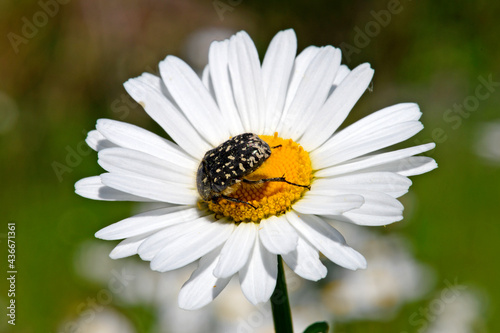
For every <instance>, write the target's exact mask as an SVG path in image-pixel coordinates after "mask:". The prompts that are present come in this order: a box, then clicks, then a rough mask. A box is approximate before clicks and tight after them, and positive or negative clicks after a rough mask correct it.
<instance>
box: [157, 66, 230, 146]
mask: <svg viewBox="0 0 500 333" xmlns="http://www.w3.org/2000/svg"><path fill="white" fill-rule="evenodd" d="M160 73H161V76H162V78H163V82H165V85H166V86H167V88H168V91H169V92H170V93H171V94H172V97H173V98H174V99H175V102H176V103H177V105H179V107H180V108H181V110H182V111H183V112H184V114H185V115H186V117H187V119H189V121H190V122H191V124H193V126H194V127H195V128H196V129H197V130H198V132H200V133H201V135H202V136H203V137H204V138H205V139H206V140H207V141H208V142H210V143H211V144H212V145H213V146H214V147H215V146H218V145H219V144H221V143H222V142H224V141H226V140H227V139H228V138H229V131H228V126H227V124H226V122H225V120H224V118H222V116H221V113H220V111H219V109H218V108H217V104H215V101H214V99H213V98H212V96H211V95H210V93H209V92H208V90H207V89H206V88H205V87H204V86H203V84H202V82H201V81H200V79H199V78H198V76H197V75H196V73H195V72H194V71H193V70H192V69H191V67H189V66H188V65H187V64H186V63H185V62H184V61H182V60H181V59H179V58H177V57H174V56H167V57H166V58H165V60H164V61H162V62H160Z"/></svg>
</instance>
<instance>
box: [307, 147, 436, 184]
mask: <svg viewBox="0 0 500 333" xmlns="http://www.w3.org/2000/svg"><path fill="white" fill-rule="evenodd" d="M435 146H436V144H435V143H427V144H423V145H420V146H415V147H410V148H404V149H399V150H395V151H391V152H387V153H379V154H375V155H371V156H363V157H358V158H356V159H353V160H350V161H349V162H346V163H342V164H339V165H334V166H331V167H329V168H325V169H321V170H318V171H317V172H316V173H315V176H316V177H320V178H321V177H331V176H336V175H341V174H346V173H352V172H356V171H359V170H364V171H366V169H368V168H370V170H373V169H372V168H373V167H378V166H381V168H382V166H383V165H384V164H391V163H393V162H395V163H398V162H399V161H400V160H401V161H404V159H406V158H407V157H410V156H413V155H417V154H421V153H423V152H426V151H428V150H431V149H433V148H434V147H435ZM402 164H403V165H408V164H406V163H405V162H403V163H402ZM409 165H411V164H409ZM411 169H413V168H411ZM387 171H388V170H387ZM404 176H408V175H404Z"/></svg>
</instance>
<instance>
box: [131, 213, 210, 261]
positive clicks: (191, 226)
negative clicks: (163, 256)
mask: <svg viewBox="0 0 500 333" xmlns="http://www.w3.org/2000/svg"><path fill="white" fill-rule="evenodd" d="M212 221H214V220H213V218H212V217H210V216H204V217H200V218H198V219H195V220H191V221H184V222H183V223H180V224H175V225H173V226H169V227H167V228H163V229H162V230H159V231H157V232H156V233H155V234H153V235H151V236H150V237H148V238H147V239H146V240H145V241H144V243H143V244H141V246H140V247H139V249H138V251H137V253H138V254H139V256H140V257H141V259H142V260H152V259H153V258H154V257H155V256H156V255H157V254H158V253H159V252H160V251H161V250H162V249H163V248H164V247H165V246H166V244H167V241H168V240H169V239H171V238H172V237H174V236H175V237H181V236H183V235H186V234H189V233H193V232H196V230H197V229H198V228H202V227H203V226H205V225H206V223H210V222H212Z"/></svg>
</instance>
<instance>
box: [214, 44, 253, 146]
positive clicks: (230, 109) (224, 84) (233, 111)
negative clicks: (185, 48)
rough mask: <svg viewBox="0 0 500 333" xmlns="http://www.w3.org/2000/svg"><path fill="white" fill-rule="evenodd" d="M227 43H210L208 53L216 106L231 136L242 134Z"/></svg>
mask: <svg viewBox="0 0 500 333" xmlns="http://www.w3.org/2000/svg"><path fill="white" fill-rule="evenodd" d="M228 56H229V41H228V40H225V41H222V42H212V44H211V45H210V51H209V53H208V59H209V60H208V62H209V64H210V77H211V78H213V80H212V83H213V89H214V93H215V96H216V97H217V105H218V106H219V109H220V111H221V114H222V117H223V118H224V119H226V121H227V122H228V124H229V132H230V133H231V135H232V136H236V135H238V134H241V133H243V132H244V131H245V130H244V129H243V125H242V123H241V119H240V115H239V114H238V109H237V108H236V104H235V101H234V96H233V89H232V83H231V80H230V77H229V64H228V62H229V60H228Z"/></svg>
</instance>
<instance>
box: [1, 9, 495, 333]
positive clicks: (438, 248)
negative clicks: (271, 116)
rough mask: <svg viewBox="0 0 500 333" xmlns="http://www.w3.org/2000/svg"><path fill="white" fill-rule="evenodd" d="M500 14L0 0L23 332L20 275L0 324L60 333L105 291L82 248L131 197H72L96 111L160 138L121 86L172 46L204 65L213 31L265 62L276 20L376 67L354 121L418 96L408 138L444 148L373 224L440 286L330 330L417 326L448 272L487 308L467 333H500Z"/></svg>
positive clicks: (143, 323) (89, 167) (91, 159)
mask: <svg viewBox="0 0 500 333" xmlns="http://www.w3.org/2000/svg"><path fill="white" fill-rule="evenodd" d="M63 2H64V4H63ZM391 10H392V11H393V12H392V13H391V12H390V11H391ZM381 11H385V12H381ZM40 13H42V14H40ZM43 13H45V14H43ZM381 13H390V14H389V16H383V14H381ZM381 15H382V16H381ZM499 15H500V3H499V2H495V1H487V0H479V1H462V2H451V1H450V2H436V1H430V0H414V1H411V0H402V1H401V2H396V1H394V0H392V1H361V0H356V1H341V2H335V1H319V0H318V1H303V2H299V1H264V0H258V1H246V0H243V1H236V0H232V1H229V0H221V1H215V2H212V1H195V0H190V1H181V0H175V1H159V0H158V1H153V0H150V1H138V0H136V1H116V0H112V1H94V0H91V1H77V0H73V1H69V0H65V1H62V0H61V3H59V2H55V1H46V2H44V1H43V0H42V1H41V2H37V1H12V0H11V1H8V0H7V1H6V0H2V1H1V2H0V17H1V20H0V30H1V36H2V37H1V42H0V146H1V154H0V175H1V177H2V178H1V183H0V186H1V192H0V196H1V197H0V203H1V210H0V212H1V215H0V218H1V225H2V227H1V229H0V237H1V238H0V247H1V251H0V253H1V254H2V255H1V256H0V262H1V263H2V264H1V266H0V267H2V271H4V272H2V273H0V275H1V276H6V275H7V273H6V271H7V252H6V250H7V247H6V233H7V223H8V222H15V223H16V242H17V248H16V249H17V253H16V254H17V257H16V265H17V270H18V274H17V284H16V287H17V288H16V302H17V303H16V304H17V321H16V326H15V327H14V329H13V327H11V325H7V323H6V318H5V314H4V312H5V313H6V310H5V306H7V302H8V298H7V289H8V284H7V283H6V279H5V278H2V279H1V280H0V305H1V308H2V309H4V310H2V311H1V316H0V318H2V319H1V323H0V331H13V332H62V331H64V330H62V329H61V327H62V326H61V325H63V323H64V322H65V321H68V320H70V321H71V320H73V318H77V317H78V316H79V315H80V314H81V311H82V309H81V307H79V306H80V305H81V304H82V302H84V301H85V300H86V299H87V298H88V297H89V296H92V295H94V296H95V295H96V293H98V292H99V290H101V289H102V288H103V287H102V285H100V284H98V283H96V282H92V281H89V279H87V278H85V277H82V275H81V274H80V273H79V271H78V269H77V268H75V267H76V266H78V265H77V264H76V263H75V262H76V259H75V258H77V256H78V253H79V251H81V248H82V244H86V242H91V241H92V239H93V234H94V233H95V232H96V231H97V230H99V229H100V228H102V227H104V226H106V225H108V224H110V223H112V222H115V221H118V220H120V219H122V218H125V217H127V216H129V215H130V214H131V212H132V211H133V210H134V209H135V207H134V205H133V204H131V203H107V202H96V201H91V200H88V199H84V198H81V197H79V196H77V195H76V194H74V183H75V182H76V181H77V180H79V179H81V178H83V177H87V176H92V175H96V174H98V173H100V172H101V169H100V168H99V166H98V165H97V163H96V154H95V152H91V151H90V150H89V149H88V148H87V147H86V146H85V145H84V144H83V142H84V141H83V140H84V138H85V137H86V132H88V131H89V130H91V129H93V127H94V126H95V122H96V120H97V119H98V118H112V119H117V120H122V121H126V122H129V123H133V124H136V125H139V126H142V127H145V128H148V129H150V130H152V131H155V132H158V133H161V131H160V129H159V128H158V126H157V125H156V124H154V122H153V121H152V120H151V119H150V118H148V116H147V115H146V113H145V112H144V111H142V109H141V108H140V107H139V106H137V105H136V104H134V103H133V102H132V101H131V99H130V98H128V97H127V95H126V92H125V90H124V89H123V87H122V83H123V82H124V81H126V80H127V79H128V78H130V77H135V76H138V75H140V74H141V73H142V72H144V71H149V72H155V71H156V69H157V64H158V62H159V61H160V60H162V59H163V58H164V57H165V56H166V55H168V54H174V55H177V56H180V57H181V58H183V59H185V60H187V61H188V62H189V63H190V64H191V65H192V66H193V67H195V68H197V69H198V70H200V69H201V68H202V66H203V65H204V63H206V61H207V54H206V49H203V48H202V47H200V46H199V42H197V40H198V39H199V38H200V36H203V33H202V32H203V31H204V32H206V31H212V32H214V31H217V33H219V34H220V35H223V37H225V36H226V35H227V34H229V33H231V32H236V31H239V30H242V29H244V30H246V31H247V32H248V33H249V34H250V36H251V37H252V38H253V39H254V41H255V43H256V45H257V47H258V49H259V53H260V54H261V57H262V55H263V54H264V52H265V50H266V47H267V45H268V43H269V41H270V40H271V38H272V37H273V36H274V34H275V33H276V32H277V31H279V30H282V29H286V28H294V29H295V31H296V33H297V37H298V45H299V51H300V50H302V49H303V48H304V47H306V46H308V45H319V46H321V45H334V46H337V47H338V46H342V48H343V50H344V59H343V62H344V63H346V64H347V65H349V66H350V67H351V68H352V67H354V66H357V65H358V64H361V63H363V62H370V63H371V65H372V67H373V68H374V69H375V77H374V81H373V86H372V88H373V91H372V92H367V93H365V95H364V96H363V97H362V98H361V101H360V102H359V103H358V104H357V105H356V106H355V108H354V110H353V112H352V113H351V115H350V116H349V118H348V121H349V122H353V121H355V120H357V119H359V118H361V117H363V116H365V115H366V114H369V113H371V112H373V111H376V110H378V109H380V108H382V107H385V106H388V105H392V104H396V103H399V102H417V103H418V104H419V105H420V107H421V109H422V111H423V118H422V121H423V123H424V125H425V129H424V130H423V131H422V132H421V133H419V134H418V136H417V137H416V138H415V139H410V140H409V143H408V142H407V143H405V145H406V146H408V145H409V144H416V143H420V142H428V141H435V142H437V143H438V146H437V148H436V149H435V150H434V151H431V152H430V153H429V154H428V155H429V156H432V157H434V158H435V159H436V160H437V162H438V164H439V168H438V169H437V170H435V171H433V172H431V173H430V174H426V175H423V176H418V177H415V178H413V180H414V185H413V186H412V187H411V190H410V191H411V193H410V194H407V195H405V196H404V197H403V198H402V199H401V200H402V201H403V203H404V204H405V205H406V206H407V210H406V211H405V215H406V216H405V219H404V220H403V221H402V222H400V223H398V224H395V225H391V226H387V227H385V228H376V229H379V230H377V232H379V233H380V234H383V235H390V234H391V233H397V234H399V235H402V236H403V237H404V239H405V240H406V242H407V243H408V244H407V245H408V247H409V248H411V251H412V253H413V255H414V257H415V258H416V260H418V261H419V262H422V263H424V264H426V265H428V266H430V267H431V269H432V270H433V272H434V276H435V278H434V279H435V283H434V284H433V287H432V288H431V290H429V291H428V292H427V293H426V294H425V295H423V296H422V297H421V298H420V299H419V300H415V301H412V302H408V303H406V304H404V306H402V307H401V308H400V309H398V311H397V312H396V314H395V315H394V316H393V317H392V318H391V319H390V320H377V319H363V320H353V321H342V322H338V323H337V322H336V323H335V324H334V331H335V332H417V331H418V326H415V325H412V324H411V323H410V320H409V318H411V316H412V314H414V313H415V312H416V311H418V309H419V308H421V307H427V306H429V304H431V303H429V302H431V301H432V300H433V299H435V297H436V293H439V290H441V289H443V288H445V287H446V281H458V283H459V284H461V285H465V286H467V288H468V290H474V292H475V295H477V299H478V300H479V303H480V307H479V311H478V313H477V316H476V319H475V320H474V325H473V329H472V330H468V331H464V332H500V323H499V321H498V319H496V318H497V317H498V316H497V315H495V313H498V311H499V307H500V288H499V287H498V282H499V280H500V274H499V273H500V269H499V268H498V263H497V260H498V259H497V255H498V253H499V252H500V239H499V236H500V223H499V222H500V221H499V214H498V213H499V209H498V207H499V199H500V177H499V171H500V162H499V161H500V157H499V155H500V154H499V151H498V150H499V148H498V146H500V140H499V135H498V134H496V136H495V134H491V133H490V132H491V131H487V129H491V127H492V126H487V124H488V123H489V124H490V125H491V124H495V123H494V122H495V121H496V122H497V123H496V124H498V121H500V112H499V109H498V105H499V101H500V86H499V84H496V85H495V84H493V85H490V86H488V87H489V88H488V87H485V86H484V83H483V81H484V80H486V81H488V80H491V81H494V82H500V62H499V61H498V60H499V56H500V52H499V51H500V42H499V37H498V32H499V31H500V20H498V17H499ZM377 19H378V21H377ZM26 22H28V23H26ZM35 23H36V24H37V25H33V27H34V29H33V28H32V29H30V27H29V24H35ZM213 29H218V30H213ZM193 48H194V49H195V51H193ZM481 86H482V88H478V87H481ZM478 89H480V92H481V95H480V96H479V95H478ZM487 89H490V90H487ZM486 92H488V94H487V95H488V96H486V97H485V94H486ZM481 96H482V97H481ZM460 106H462V109H463V110H465V112H462V113H460V112H458V111H457V110H458V108H460ZM467 110H469V111H467ZM492 122H493V123H492ZM496 127H498V125H497V126H496ZM488 133H489V134H488ZM347 240H348V241H349V239H347ZM97 242H102V243H104V241H97ZM134 260H135V259H134ZM136 261H137V262H138V261H139V260H136ZM496 263H497V264H496ZM97 265H98V264H97V263H96V266H97ZM173 297H175V296H173ZM173 304H175V302H174V303H173ZM109 305H110V306H111V307H113V308H115V309H117V311H119V312H120V313H122V314H124V315H125V316H126V317H127V318H128V320H129V321H130V322H131V323H132V325H133V326H134V329H135V330H136V331H137V332H153V328H152V327H153V326H152V325H151V321H153V320H155V319H154V317H155V315H154V310H153V309H152V307H151V306H150V305H141V304H140V302H139V303H137V305H134V306H130V305H124V304H121V303H119V302H116V303H114V302H111V304H109ZM209 306H210V305H209ZM196 316H197V315H196V314H193V317H194V318H195V317H196ZM325 319H327V320H330V318H325ZM173 331H176V330H173ZM178 331H179V332H181V331H182V329H181V328H179V329H178Z"/></svg>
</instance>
